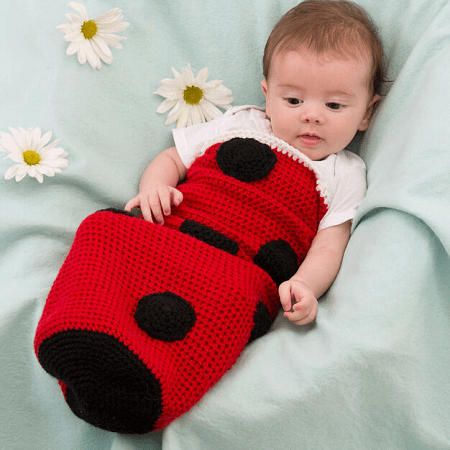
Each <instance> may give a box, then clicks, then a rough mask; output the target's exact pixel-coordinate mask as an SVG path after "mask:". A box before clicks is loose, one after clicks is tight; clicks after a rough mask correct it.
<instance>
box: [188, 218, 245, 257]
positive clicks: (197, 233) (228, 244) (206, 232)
mask: <svg viewBox="0 0 450 450" xmlns="http://www.w3.org/2000/svg"><path fill="white" fill-rule="evenodd" d="M180 231H181V232H182V233H185V234H188V235H189V236H192V237H195V238H197V239H199V240H200V241H203V242H205V243H206V244H209V245H212V246H213V247H216V248H219V249H221V250H224V251H226V252H228V253H231V254H232V255H235V254H236V253H237V252H238V251H239V244H238V243H237V242H236V241H233V239H230V238H229V237H227V236H225V235H224V234H222V233H219V232H218V231H216V230H213V229H212V228H210V227H207V226H206V225H203V224H201V223H198V222H195V221H194V220H185V221H184V222H183V223H182V224H181V226H180Z"/></svg>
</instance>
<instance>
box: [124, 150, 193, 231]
mask: <svg viewBox="0 0 450 450" xmlns="http://www.w3.org/2000/svg"><path fill="white" fill-rule="evenodd" d="M186 171H187V169H186V167H185V166H184V164H183V163H182V161H181V159H180V156H179V155H178V152H177V149H176V148H175V147H171V148H168V149H167V150H164V151H163V152H162V153H160V154H159V155H158V156H157V157H156V158H155V159H154V160H153V161H152V162H151V163H150V164H149V166H148V167H147V169H146V170H145V172H144V174H143V175H142V178H141V182H140V184H139V194H138V195H137V196H136V197H134V198H132V199H131V200H130V201H129V202H128V203H127V204H126V205H125V210H126V211H131V210H132V209H133V208H135V207H139V208H140V209H141V211H142V215H143V216H144V219H145V220H148V221H150V222H153V221H155V222H156V223H158V224H160V225H162V224H163V223H164V216H167V215H169V214H170V213H171V207H172V205H175V206H178V205H179V204H180V203H181V202H182V201H183V194H182V193H181V192H180V191H179V190H178V189H176V188H175V187H176V186H177V184H178V182H179V181H180V180H182V179H183V178H184V177H185V176H186Z"/></svg>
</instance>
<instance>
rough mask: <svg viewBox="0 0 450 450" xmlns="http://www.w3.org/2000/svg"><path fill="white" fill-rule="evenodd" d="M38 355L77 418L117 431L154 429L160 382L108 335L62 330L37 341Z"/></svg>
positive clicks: (159, 406)
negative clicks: (60, 382)
mask: <svg viewBox="0 0 450 450" xmlns="http://www.w3.org/2000/svg"><path fill="white" fill-rule="evenodd" d="M38 358H39V361H40V363H41V364H42V367H44V369H45V370H46V371H47V372H48V373H49V374H50V375H52V376H54V377H55V378H57V379H58V380H60V381H62V382H63V383H64V384H65V385H66V386H67V389H66V391H65V398H66V401H67V404H68V405H69V407H70V409H71V410H72V411H73V412H74V414H75V415H76V416H78V417H79V418H80V419H83V420H85V421H86V422H88V423H90V424H92V425H94V426H96V427H99V428H103V429H105V430H108V431H114V432H118V433H133V434H134V433H148V432H149V431H152V430H153V429H154V427H155V424H156V422H157V420H158V419H159V417H160V415H161V411H162V397H161V385H160V382H159V381H158V379H157V378H156V377H155V376H154V375H153V373H152V372H151V371H150V370H149V369H148V368H147V367H146V366H145V365H144V363H143V362H142V361H141V360H140V359H139V357H138V356H137V355H135V354H134V353H133V352H132V351H131V350H130V349H128V348H127V347H126V346H125V345H123V344H122V343H121V342H120V341H119V340H118V339H116V338H115V337H114V336H110V335H107V334H104V333H100V332H97V331H89V330H67V331H62V332H60V333H58V334H55V335H53V336H51V337H50V338H48V339H46V340H44V341H43V342H42V344H41V345H40V346H39V351H38Z"/></svg>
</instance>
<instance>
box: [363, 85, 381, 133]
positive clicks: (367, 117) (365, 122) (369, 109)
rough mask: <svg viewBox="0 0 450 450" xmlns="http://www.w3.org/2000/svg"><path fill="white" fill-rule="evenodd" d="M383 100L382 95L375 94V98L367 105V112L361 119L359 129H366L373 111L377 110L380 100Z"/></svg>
mask: <svg viewBox="0 0 450 450" xmlns="http://www.w3.org/2000/svg"><path fill="white" fill-rule="evenodd" d="M380 100H381V96H380V95H378V94H375V95H374V96H373V99H372V100H371V101H370V103H369V106H368V107H367V110H366V114H365V115H364V118H363V120H362V121H361V123H360V125H359V128H358V130H359V131H366V130H367V128H368V127H369V123H370V120H371V119H372V116H373V113H374V112H375V108H376V107H377V106H378V102H379V101H380Z"/></svg>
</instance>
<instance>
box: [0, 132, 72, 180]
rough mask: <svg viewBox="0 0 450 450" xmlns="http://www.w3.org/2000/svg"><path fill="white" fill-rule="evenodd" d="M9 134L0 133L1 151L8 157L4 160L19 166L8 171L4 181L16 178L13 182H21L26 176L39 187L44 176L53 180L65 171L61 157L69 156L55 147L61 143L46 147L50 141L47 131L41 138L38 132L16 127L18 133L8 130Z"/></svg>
mask: <svg viewBox="0 0 450 450" xmlns="http://www.w3.org/2000/svg"><path fill="white" fill-rule="evenodd" d="M9 131H11V134H9V133H2V132H0V150H2V151H4V152H7V153H8V155H7V156H6V157H5V158H4V159H7V158H8V159H11V160H12V161H14V162H16V163H18V164H16V165H15V166H12V167H10V168H9V169H8V170H7V172H6V174H5V180H10V179H11V178H14V177H15V178H16V181H20V180H21V179H22V178H24V177H25V176H26V175H29V176H30V177H34V178H36V179H37V180H38V181H39V183H42V182H43V181H44V177H43V175H47V176H48V177H52V176H53V175H55V173H59V172H61V169H62V168H64V167H67V165H68V162H67V160H66V159H64V157H65V156H67V155H68V153H67V152H66V151H64V150H63V149H62V148H58V147H56V145H57V144H58V143H59V141H60V140H61V139H57V140H56V141H53V142H52V143H51V144H48V143H49V142H50V139H51V138H52V133H51V132H50V131H49V132H47V133H45V134H44V135H41V130H40V129H39V128H35V129H34V130H32V129H31V128H29V129H28V130H24V129H23V128H21V127H19V129H17V130H16V129H15V128H9ZM47 144H48V145H47Z"/></svg>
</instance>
